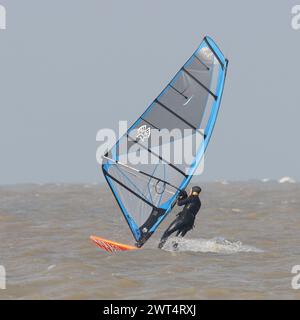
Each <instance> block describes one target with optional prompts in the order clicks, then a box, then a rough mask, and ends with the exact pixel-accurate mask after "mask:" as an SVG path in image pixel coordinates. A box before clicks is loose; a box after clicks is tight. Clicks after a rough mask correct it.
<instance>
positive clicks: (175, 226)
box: [158, 186, 201, 249]
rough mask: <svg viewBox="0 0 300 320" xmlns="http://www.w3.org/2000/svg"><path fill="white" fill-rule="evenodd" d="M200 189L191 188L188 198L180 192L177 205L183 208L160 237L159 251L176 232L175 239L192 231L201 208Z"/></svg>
mask: <svg viewBox="0 0 300 320" xmlns="http://www.w3.org/2000/svg"><path fill="white" fill-rule="evenodd" d="M200 193H201V188H200V187H198V186H195V187H192V189H191V191H190V194H189V196H188V195H187V193H186V191H181V192H180V194H179V196H178V200H177V205H178V206H184V208H183V210H182V211H181V212H179V213H178V214H177V217H176V219H175V220H174V221H173V222H172V223H171V224H170V226H169V227H168V228H167V230H166V231H165V232H164V234H163V235H162V237H161V240H160V242H159V245H158V247H159V248H160V249H161V248H162V247H163V246H164V244H165V243H166V241H167V239H168V237H169V236H170V235H171V234H172V233H174V232H176V231H177V233H176V237H178V236H181V237H184V236H185V235H186V233H187V232H188V231H190V230H191V229H193V227H194V222H195V218H196V215H197V213H198V211H199V210H200V208H201V201H200V198H199V194H200Z"/></svg>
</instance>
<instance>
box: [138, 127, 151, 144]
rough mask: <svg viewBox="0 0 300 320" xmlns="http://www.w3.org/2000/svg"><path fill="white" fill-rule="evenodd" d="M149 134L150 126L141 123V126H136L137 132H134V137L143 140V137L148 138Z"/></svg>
mask: <svg viewBox="0 0 300 320" xmlns="http://www.w3.org/2000/svg"><path fill="white" fill-rule="evenodd" d="M150 135H151V129H150V127H149V128H147V126H146V125H143V126H141V127H139V128H138V130H137V134H136V138H137V139H140V140H142V141H143V142H144V140H145V139H148V138H149V137H150Z"/></svg>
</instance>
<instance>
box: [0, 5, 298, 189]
mask: <svg viewBox="0 0 300 320" xmlns="http://www.w3.org/2000/svg"><path fill="white" fill-rule="evenodd" d="M297 3H299V4H300V0H299V1H298V2H297V0H295V1H292V0H291V1H287V0H284V1H271V0H268V1H266V0H265V1H258V0H256V1H236V0H235V1H234V0H227V1H222V0H219V1H213V0H210V1H200V0H195V1H192V0H185V1H177V0H176V1H175V0H164V1H161V0H151V1H150V0H148V1H145V0H144V1H143V0H127V1H122V0H119V1H116V0H110V1H100V0H89V1H79V0H64V1H58V0H51V1H40V0H25V1H17V0H9V1H8V0H0V4H3V5H4V6H5V7H6V10H7V30H5V31H3V30H0V103H1V104H0V105H1V116H0V154H1V160H0V164H1V165H0V184H6V183H24V182H96V181H101V180H102V174H101V172H100V170H99V166H98V165H97V163H96V158H95V154H96V148H97V143H96V141H95V137H96V132H97V131H98V130H99V129H101V128H103V127H108V128H113V129H115V128H116V127H117V125H118V120H129V121H130V123H132V121H134V120H135V119H136V118H137V117H138V116H139V115H140V114H141V112H142V111H144V110H145V108H146V106H147V105H148V104H149V102H150V101H151V100H152V99H153V98H155V96H156V95H157V94H158V93H159V92H160V91H161V90H162V88H163V86H164V85H166V84H167V82H168V81H169V80H170V79H171V77H172V76H173V75H174V74H175V72H176V71H177V70H178V69H179V67H180V66H181V65H182V64H183V62H184V61H186V59H187V58H188V57H189V56H190V55H191V53H192V52H193V51H194V50H195V48H196V47H197V46H198V45H199V43H200V41H201V40H202V38H203V37H204V36H205V35H210V36H211V37H212V38H214V39H215V41H216V42H217V43H218V44H219V46H220V48H221V49H222V51H223V52H224V54H225V55H226V56H227V57H228V58H229V60H230V65H229V73H228V77H227V83H226V87H225V92H224V97H223V103H222V106H221V111H220V113H219V118H218V121H217V125H216V127H215V132H214V134H213V137H212V140H211V143H210V146H209V148H208V153H207V156H206V162H205V166H206V167H205V174H204V175H203V179H204V180H210V179H223V178H224V179H239V180H240V179H252V178H263V177H271V178H278V177H281V176H284V175H290V176H293V177H295V178H296V179H297V180H299V179H300V170H299V155H300V153H299V142H298V138H299V133H300V126H299V119H300V108H299V102H300V90H299V74H300V60H299V56H300V30H299V31H295V30H293V29H292V28H291V18H292V16H291V9H292V6H293V5H295V4H297Z"/></svg>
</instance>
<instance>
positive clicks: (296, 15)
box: [291, 5, 300, 30]
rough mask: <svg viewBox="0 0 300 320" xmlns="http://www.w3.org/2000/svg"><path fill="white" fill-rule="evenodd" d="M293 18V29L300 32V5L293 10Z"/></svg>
mask: <svg viewBox="0 0 300 320" xmlns="http://www.w3.org/2000/svg"><path fill="white" fill-rule="evenodd" d="M292 16H293V17H292V21H291V26H292V28H293V29H294V30H300V5H296V6H294V7H293V8H292Z"/></svg>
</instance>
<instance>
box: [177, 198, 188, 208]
mask: <svg viewBox="0 0 300 320" xmlns="http://www.w3.org/2000/svg"><path fill="white" fill-rule="evenodd" d="M191 202H192V199H191V198H190V197H188V198H185V199H178V201H177V205H178V206H180V207H181V206H184V205H186V204H188V203H191Z"/></svg>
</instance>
